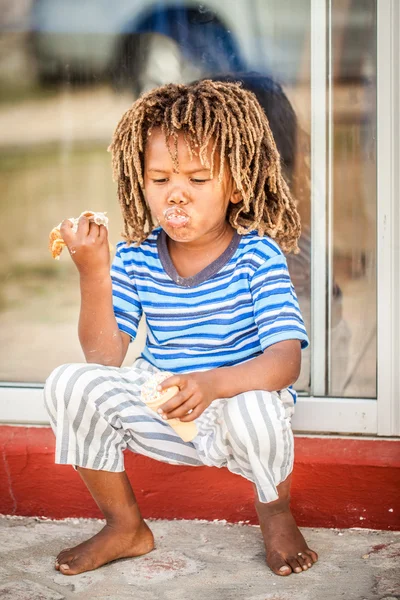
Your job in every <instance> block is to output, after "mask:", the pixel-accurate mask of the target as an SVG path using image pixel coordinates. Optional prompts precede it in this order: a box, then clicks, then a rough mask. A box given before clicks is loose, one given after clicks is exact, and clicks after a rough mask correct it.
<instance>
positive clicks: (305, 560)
mask: <svg viewBox="0 0 400 600" xmlns="http://www.w3.org/2000/svg"><path fill="white" fill-rule="evenodd" d="M296 559H297V562H298V563H299V565H300V566H301V568H302V569H303V571H307V569H308V568H309V567H308V565H309V564H310V565H311V563H310V557H309V556H307V554H306V553H305V552H299V553H298V555H297V556H296Z"/></svg>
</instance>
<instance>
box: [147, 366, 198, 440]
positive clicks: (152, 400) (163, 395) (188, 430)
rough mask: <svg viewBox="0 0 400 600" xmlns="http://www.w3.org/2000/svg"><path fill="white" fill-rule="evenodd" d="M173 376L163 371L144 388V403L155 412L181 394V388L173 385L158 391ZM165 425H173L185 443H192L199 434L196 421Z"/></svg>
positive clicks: (176, 420)
mask: <svg viewBox="0 0 400 600" xmlns="http://www.w3.org/2000/svg"><path fill="white" fill-rule="evenodd" d="M172 375H173V373H169V372H168V371H161V372H159V373H156V374H155V375H153V376H152V377H150V379H148V380H147V381H146V383H145V384H144V385H143V386H142V392H141V398H142V402H144V403H145V404H146V405H147V406H148V407H149V408H151V409H152V410H154V412H157V409H158V408H159V406H161V404H164V403H165V402H168V400H170V398H173V397H174V396H175V394H177V393H178V392H179V388H178V387H177V386H176V385H173V386H171V387H169V388H167V389H166V390H163V391H161V392H160V391H158V390H157V387H158V386H159V384H160V383H161V382H162V381H164V379H167V378H168V377H171V376H172ZM165 423H168V424H169V425H171V427H172V428H173V429H174V430H175V431H176V433H177V434H178V435H179V437H180V438H182V440H183V441H184V442H191V441H192V440H193V438H195V437H196V435H197V434H198V431H197V426H196V423H195V422H194V421H188V422H186V423H185V422H184V421H180V420H179V419H166V421H165Z"/></svg>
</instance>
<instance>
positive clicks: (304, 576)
mask: <svg viewBox="0 0 400 600" xmlns="http://www.w3.org/2000/svg"><path fill="white" fill-rule="evenodd" d="M148 523H149V525H150V527H151V528H152V530H153V532H154V534H155V538H156V544H157V547H156V549H155V550H154V551H153V552H151V553H150V554H148V555H146V556H143V557H140V558H134V559H123V560H120V561H116V562H114V563H112V564H109V565H106V566H104V567H102V568H101V569H98V570H97V571H91V572H88V573H84V574H82V575H75V576H70V577H66V576H64V575H61V574H60V573H59V572H58V571H55V570H54V567H53V564H54V557H55V556H56V555H57V554H58V552H59V551H60V550H61V549H62V548H64V547H68V546H71V545H74V544H77V543H80V542H81V541H83V540H85V539H87V538H88V537H89V536H91V535H93V534H94V533H96V532H97V531H98V530H99V529H100V528H101V526H102V522H101V521H97V520H88V519H67V520H64V521H50V520H39V519H35V518H23V517H0V598H1V600H63V599H68V598H71V599H72V598H74V599H76V600H79V599H85V600H91V599H92V598H96V599H97V600H123V599H127V598H130V599H132V598H133V599H135V600H197V599H198V600H200V599H207V600H314V599H315V600H337V599H339V600H340V599H342V598H343V599H345V600H363V599H365V600H371V599H378V600H395V599H399V598H400V561H399V556H400V532H382V531H371V530H359V529H358V530H355V529H352V530H340V531H339V530H332V529H304V530H303V533H304V534H305V536H306V538H307V540H308V541H309V543H310V546H311V547H312V548H313V549H315V550H316V551H317V552H318V553H319V556H320V560H319V562H318V563H317V564H316V565H315V566H314V567H313V568H312V569H311V570H310V571H307V572H305V573H301V574H299V575H291V576H290V577H286V578H283V577H278V576H276V575H274V574H273V573H271V571H269V569H268V568H267V567H266V565H265V563H264V554H263V545H262V541H261V536H260V530H259V528H258V527H252V526H247V525H230V524H226V523H224V522H213V523H208V522H204V521H158V520H157V521H151V520H150V521H148Z"/></svg>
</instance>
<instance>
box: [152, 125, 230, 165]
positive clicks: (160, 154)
mask: <svg viewBox="0 0 400 600" xmlns="http://www.w3.org/2000/svg"><path fill="white" fill-rule="evenodd" d="M189 144H190V142H189V137H188V136H187V135H185V133H184V132H183V131H179V130H178V131H176V133H175V135H170V136H169V137H168V138H166V136H165V133H164V132H163V131H162V130H161V127H154V128H153V129H152V130H151V131H150V132H149V134H148V136H147V140H146V146H145V152H144V156H145V165H146V168H154V166H153V165H154V164H155V165H159V164H161V163H164V164H171V163H173V158H172V156H174V155H175V153H177V159H178V162H179V163H185V164H188V163H191V164H192V165H193V166H198V167H203V168H204V167H205V160H202V158H203V157H202V158H200V156H199V150H200V145H199V144H198V143H197V142H193V141H192V143H191V144H190V148H189ZM213 146H214V139H213V138H211V139H210V141H209V142H208V144H207V149H206V156H207V159H208V161H209V160H210V158H211V154H212V151H213ZM219 154H220V152H219V148H218V145H217V148H216V149H215V157H218V156H219Z"/></svg>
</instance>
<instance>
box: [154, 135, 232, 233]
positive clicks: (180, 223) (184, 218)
mask: <svg viewBox="0 0 400 600" xmlns="http://www.w3.org/2000/svg"><path fill="white" fill-rule="evenodd" d="M211 147H212V145H211V144H210V148H209V159H210V158H211V156H210V154H211ZM171 148H173V140H172V139H171ZM178 161H179V173H176V172H175V171H174V165H173V162H172V159H171V156H170V154H169V152H168V149H167V146H166V143H165V137H164V134H163V133H162V132H161V130H160V129H159V128H157V129H153V130H152V133H151V136H149V137H148V140H147V144H146V151H145V173H144V184H145V197H146V201H147V203H148V205H149V207H150V210H151V213H152V215H153V217H155V218H156V219H157V221H158V222H159V224H160V225H161V227H162V228H163V229H164V230H165V232H166V233H167V235H168V236H169V237H170V238H171V239H173V240H175V241H177V242H199V241H200V242H201V241H204V242H207V243H209V242H210V241H212V240H213V239H214V238H215V237H218V236H219V235H221V234H223V233H224V232H225V231H226V230H228V229H231V227H230V225H229V224H228V222H227V220H226V213H227V210H228V206H229V203H230V202H233V203H237V202H240V194H239V193H238V192H237V191H236V192H235V191H234V186H233V179H232V176H231V174H230V172H229V169H228V167H226V168H225V172H224V178H223V181H222V182H221V183H219V181H218V172H219V157H218V156H217V153H215V157H214V161H215V164H214V177H213V178H212V179H210V170H209V169H207V168H205V167H204V165H202V164H201V162H200V159H199V157H198V156H193V157H192V160H190V155H189V150H188V148H187V146H186V142H185V140H184V137H183V134H182V133H179V134H178Z"/></svg>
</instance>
